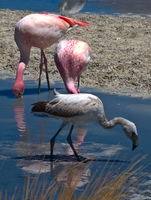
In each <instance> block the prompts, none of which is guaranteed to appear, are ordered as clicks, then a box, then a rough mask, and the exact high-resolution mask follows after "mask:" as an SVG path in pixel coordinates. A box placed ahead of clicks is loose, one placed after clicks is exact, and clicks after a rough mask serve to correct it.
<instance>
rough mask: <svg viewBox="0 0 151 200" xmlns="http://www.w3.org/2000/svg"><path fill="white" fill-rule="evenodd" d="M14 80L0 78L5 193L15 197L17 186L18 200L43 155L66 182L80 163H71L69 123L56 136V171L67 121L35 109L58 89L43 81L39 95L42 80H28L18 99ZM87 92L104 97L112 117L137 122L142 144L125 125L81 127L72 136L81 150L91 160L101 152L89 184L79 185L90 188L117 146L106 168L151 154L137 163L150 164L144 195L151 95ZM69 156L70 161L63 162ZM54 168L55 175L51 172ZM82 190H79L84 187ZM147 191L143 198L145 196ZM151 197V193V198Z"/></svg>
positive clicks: (0, 168)
mask: <svg viewBox="0 0 151 200" xmlns="http://www.w3.org/2000/svg"><path fill="white" fill-rule="evenodd" d="M13 82H14V80H13V79H11V78H10V79H6V80H2V79H0V85H1V89H0V132H1V134H0V177H1V178H0V191H2V192H3V195H4V192H5V191H6V190H7V192H8V194H7V195H8V197H11V196H12V195H13V193H14V190H15V187H16V186H17V189H18V190H19V189H20V191H21V192H20V193H19V196H18V199H20V198H21V195H22V191H23V186H24V181H25V177H26V176H27V174H30V175H31V176H33V177H34V176H35V174H37V173H38V171H39V169H40V167H41V163H42V158H43V155H47V156H48V159H47V160H46V161H45V162H43V165H44V166H43V168H42V170H43V171H44V172H45V174H48V180H49V182H51V181H52V180H57V181H60V182H61V183H62V184H66V180H65V179H64V178H63V180H60V177H62V176H61V175H62V174H64V173H65V172H66V169H67V167H68V170H70V169H72V168H73V166H74V165H75V163H76V161H75V160H73V161H74V162H70V163H69V161H72V157H71V155H72V151H71V149H70V148H69V146H68V144H67V141H66V137H67V133H68V132H69V128H70V127H67V128H65V129H64V130H63V131H62V132H61V133H60V134H59V136H58V137H57V139H56V144H55V148H54V155H60V156H59V157H55V158H54V159H55V160H56V161H58V162H55V163H54V164H53V170H52V169H50V162H49V155H50V151H49V141H50V139H51V137H52V136H53V135H54V134H55V132H56V131H57V129H58V128H59V126H60V124H61V122H60V121H58V120H56V119H54V118H50V117H46V116H41V115H34V114H32V113H31V108H32V106H31V104H32V103H34V102H37V101H39V100H46V99H52V98H53V97H54V96H53V91H52V90H51V91H50V92H48V91H47V85H46V83H43V84H42V89H41V93H40V95H38V94H37V86H38V83H37V82H33V81H25V87H26V89H25V93H24V97H23V98H21V99H16V98H15V96H14V95H13V93H12V90H11V87H12V85H13ZM53 87H55V88H56V89H57V91H58V92H60V93H66V91H65V89H64V85H63V84H62V83H55V84H52V85H51V88H53ZM81 92H87V93H92V94H95V95H97V96H98V97H99V98H101V100H102V101H103V103H104V109H105V113H106V117H107V119H112V118H113V117H115V116H122V117H125V118H127V119H129V120H131V121H133V122H134V123H135V124H136V126H137V130H138V134H139V141H140V145H139V146H138V147H137V148H136V150H135V151H132V143H131V141H130V140H129V139H128V138H127V137H126V136H125V134H124V133H123V130H122V128H121V127H120V126H117V127H115V128H114V129H112V130H105V129H103V128H102V127H100V126H99V125H98V124H97V123H95V122H90V123H88V124H86V125H85V126H84V127H80V128H79V129H78V128H76V129H75V130H74V132H73V135H72V139H73V144H74V146H75V148H76V149H77V151H78V154H79V155H80V156H83V157H85V158H93V157H94V156H95V159H94V161H93V162H92V164H91V165H90V166H89V168H88V170H87V172H85V173H86V174H83V177H84V180H85V181H86V182H85V181H84V182H80V183H79V185H80V186H79V188H80V191H82V189H84V188H85V187H86V185H87V184H88V183H89V180H90V178H91V176H92V175H93V174H94V173H95V172H96V170H98V174H100V173H101V171H102V169H103V167H104V166H105V164H106V161H107V160H108V159H109V158H110V156H111V154H112V152H113V150H114V153H113V155H112V157H111V158H110V159H111V161H110V162H109V166H108V167H107V168H106V171H107V170H108V169H109V168H110V166H111V165H112V164H113V160H115V159H117V163H114V165H113V166H114V167H113V168H115V169H116V167H117V166H119V161H121V162H123V161H126V162H127V161H128V162H129V161H130V160H131V159H132V158H134V157H135V156H136V155H139V154H140V155H145V154H146V155H147V157H146V159H144V160H142V161H141V162H140V163H139V164H138V166H137V167H139V166H140V165H143V166H146V168H145V169H144V171H143V173H148V175H147V178H146V179H147V180H146V185H145V186H144V185H141V186H140V188H139V192H138V191H137V194H138V196H140V195H142V194H144V193H145V191H147V190H148V188H149V187H150V184H147V183H148V182H147V181H151V177H150V175H149V174H150V166H148V164H150V163H151V151H150V140H151V135H150V130H151V125H150V121H151V109H150V106H151V99H140V98H130V97H125V96H118V95H109V94H104V93H102V92H101V90H99V89H94V88H81ZM27 158H30V159H27ZM63 160H65V161H66V162H63ZM84 166H85V165H84ZM84 166H83V167H84ZM127 166H128V163H125V165H124V168H126V167H127ZM80 169H81V168H80ZM80 169H79V170H80ZM50 171H51V174H49V172H50ZM75 173H77V174H75V176H76V175H78V174H79V172H77V171H76V172H75ZM135 189H136V188H135ZM77 192H79V189H78V190H77ZM134 193H135V192H134ZM145 195H146V194H144V198H143V197H141V199H145V197H146V196H145ZM150 195H151V193H150V192H149V193H148V197H149V196H150ZM3 197H4V196H3Z"/></svg>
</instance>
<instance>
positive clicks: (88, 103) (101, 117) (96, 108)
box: [32, 90, 139, 161]
mask: <svg viewBox="0 0 151 200" xmlns="http://www.w3.org/2000/svg"><path fill="white" fill-rule="evenodd" d="M54 94H55V98H54V99H52V100H51V101H49V100H48V101H40V102H37V103H34V104H32V105H34V107H33V108H32V112H42V113H46V114H48V115H50V116H52V117H55V118H57V119H61V120H63V122H62V124H61V126H60V128H59V130H58V131H57V133H56V134H55V135H54V136H53V137H52V139H51V140H50V145H51V149H50V159H51V161H52V160H53V147H54V143H55V139H56V137H57V135H58V134H59V133H60V131H61V130H62V129H63V128H64V127H65V126H67V125H68V124H70V123H72V126H71V129H70V131H69V134H68V137H67V141H68V143H69V145H70V146H71V148H72V150H73V152H74V154H75V156H76V158H77V160H78V161H80V158H79V156H78V154H77V152H76V150H75V148H74V146H73V144H72V140H71V133H72V130H73V128H74V125H76V124H83V123H85V122H89V121H96V122H97V123H99V124H100V125H101V126H102V127H103V128H105V129H111V128H113V127H115V126H116V125H118V124H119V125H121V126H122V128H123V131H124V133H125V134H126V136H127V137H128V138H129V139H130V140H132V143H133V147H132V150H134V149H135V148H136V147H137V146H138V145H139V140H138V134H137V130H136V126H135V124H134V123H133V122H131V121H129V120H127V119H125V118H122V117H115V118H113V119H112V120H110V121H108V120H107V119H106V117H105V112H104V107H103V103H102V101H101V100H100V99H99V98H98V97H96V96H94V95H92V94H82V93H81V94H66V95H65V94H60V93H58V92H56V91H55V90H54Z"/></svg>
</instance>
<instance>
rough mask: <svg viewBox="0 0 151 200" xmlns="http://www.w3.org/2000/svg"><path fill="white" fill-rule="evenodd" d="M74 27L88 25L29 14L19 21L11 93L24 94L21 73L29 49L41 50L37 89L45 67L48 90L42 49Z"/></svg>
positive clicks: (70, 20)
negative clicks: (15, 70) (16, 66)
mask: <svg viewBox="0 0 151 200" xmlns="http://www.w3.org/2000/svg"><path fill="white" fill-rule="evenodd" d="M76 26H84V27H88V26H89V24H88V23H86V22H83V21H80V20H74V19H70V18H67V17H63V16H60V15H55V14H48V13H39V14H38V13H37V14H30V15H27V16H25V17H24V18H23V19H21V20H20V21H19V22H18V23H17V25H16V27H15V42H16V44H17V46H18V48H19V51H20V61H19V65H18V68H17V72H16V80H15V82H14V85H13V88H12V89H13V93H14V94H15V95H16V96H17V97H20V96H22V94H23V93H24V82H23V73H24V69H25V67H26V65H27V64H28V62H29V58H30V50H31V47H37V48H40V49H41V61H40V66H39V68H40V73H39V87H38V92H39V93H40V85H41V73H42V67H43V64H44V65H45V71H46V78H47V83H48V89H50V84H49V78H48V71H47V59H46V56H45V54H44V49H45V48H47V47H49V46H51V45H52V44H54V43H55V42H57V41H58V39H59V38H61V37H62V36H63V35H65V34H66V33H67V32H68V31H70V30H72V29H73V28H75V27H76Z"/></svg>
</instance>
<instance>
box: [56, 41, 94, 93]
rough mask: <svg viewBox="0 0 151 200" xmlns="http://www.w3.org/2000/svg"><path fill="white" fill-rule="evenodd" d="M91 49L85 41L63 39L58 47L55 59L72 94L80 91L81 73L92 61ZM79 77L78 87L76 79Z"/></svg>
mask: <svg viewBox="0 0 151 200" xmlns="http://www.w3.org/2000/svg"><path fill="white" fill-rule="evenodd" d="M90 56H91V49H90V47H89V45H88V44H87V43H86V42H85V41H81V40H62V41H61V42H60V43H59V44H58V45H57V47H56V50H55V55H54V60H55V63H56V66H57V68H58V70H59V72H60V75H61V77H62V79H63V81H64V84H65V87H66V89H67V91H68V93H70V94H77V93H78V92H80V89H79V87H80V75H81V73H82V72H83V71H84V70H85V68H86V66H87V65H88V63H89V62H90ZM76 77H78V89H77V90H76V88H75V86H74V81H75V79H76Z"/></svg>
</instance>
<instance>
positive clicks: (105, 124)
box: [100, 117, 127, 129]
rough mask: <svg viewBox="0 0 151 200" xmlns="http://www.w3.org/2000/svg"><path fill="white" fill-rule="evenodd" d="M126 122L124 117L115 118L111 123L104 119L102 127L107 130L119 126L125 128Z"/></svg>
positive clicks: (101, 123)
mask: <svg viewBox="0 0 151 200" xmlns="http://www.w3.org/2000/svg"><path fill="white" fill-rule="evenodd" d="M125 121H127V120H126V119H124V118H122V117H115V118H113V119H112V120H110V121H108V120H107V119H106V118H104V120H103V122H102V121H101V122H100V125H101V126H103V128H105V129H112V128H114V127H115V126H116V125H118V124H120V125H121V126H123V124H124V122H125Z"/></svg>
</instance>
